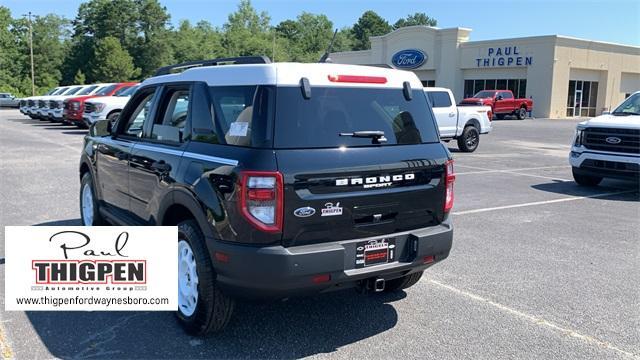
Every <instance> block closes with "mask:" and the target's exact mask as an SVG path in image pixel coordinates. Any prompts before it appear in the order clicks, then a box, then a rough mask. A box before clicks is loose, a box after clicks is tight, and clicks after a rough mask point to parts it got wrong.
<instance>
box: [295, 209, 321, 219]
mask: <svg viewBox="0 0 640 360" xmlns="http://www.w3.org/2000/svg"><path fill="white" fill-rule="evenodd" d="M315 213H316V209H314V208H312V207H308V206H307V207H301V208H298V209H296V210H295V211H294V212H293V215H295V216H297V217H303V218H305V217H309V216H312V215H313V214H315Z"/></svg>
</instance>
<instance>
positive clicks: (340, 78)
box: [329, 75, 387, 84]
mask: <svg viewBox="0 0 640 360" xmlns="http://www.w3.org/2000/svg"><path fill="white" fill-rule="evenodd" d="M329 81H331V82H346V83H365V84H386V83H387V78H386V77H384V76H364V75H329Z"/></svg>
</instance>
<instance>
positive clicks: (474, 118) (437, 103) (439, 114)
mask: <svg viewBox="0 0 640 360" xmlns="http://www.w3.org/2000/svg"><path fill="white" fill-rule="evenodd" d="M424 92H425V94H426V95H427V98H428V99H429V102H430V103H431V107H432V108H433V114H434V115H435V117H436V121H437V122H438V129H439V130H440V139H442V140H444V141H445V142H449V141H450V140H452V139H455V140H457V141H458V148H459V149H460V150H461V151H463V152H474V151H475V150H476V149H477V148H478V144H479V143H480V134H488V133H489V132H490V131H491V120H490V116H489V113H490V112H491V107H489V106H463V107H458V106H456V101H455V99H454V97H453V93H452V92H451V90H449V89H446V88H437V87H428V88H424Z"/></svg>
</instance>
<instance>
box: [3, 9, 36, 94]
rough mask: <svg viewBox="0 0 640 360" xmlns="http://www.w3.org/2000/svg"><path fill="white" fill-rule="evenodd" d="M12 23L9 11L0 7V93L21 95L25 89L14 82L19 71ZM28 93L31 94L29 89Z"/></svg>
mask: <svg viewBox="0 0 640 360" xmlns="http://www.w3.org/2000/svg"><path fill="white" fill-rule="evenodd" d="M12 23H13V19H12V18H11V11H10V10H9V9H8V8H6V7H4V6H0V91H3V92H4V91H7V92H11V93H13V94H20V95H22V94H25V93H27V92H26V91H25V90H27V89H21V88H20V87H19V84H18V83H17V82H16V78H19V76H17V75H21V74H20V71H21V69H20V63H19V62H17V61H16V60H18V58H19V53H18V51H17V50H18V49H17V47H16V41H15V38H14V36H13V34H12V33H11V31H10V28H11V25H12ZM28 93H29V94H30V93H31V92H30V89H29V92H28Z"/></svg>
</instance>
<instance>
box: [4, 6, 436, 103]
mask: <svg viewBox="0 0 640 360" xmlns="http://www.w3.org/2000/svg"><path fill="white" fill-rule="evenodd" d="M170 19H171V17H170V15H169V13H168V12H167V9H166V7H164V6H162V5H161V4H160V2H159V0H88V1H86V2H83V3H82V4H80V6H79V8H78V13H77V15H76V17H75V18H74V19H73V21H69V20H67V19H65V18H63V17H60V16H57V15H53V14H49V15H44V16H38V17H34V18H33V23H32V26H33V34H34V35H33V53H34V63H35V75H36V76H35V84H36V92H37V93H42V92H44V91H46V90H49V89H50V88H51V87H54V86H57V85H59V84H63V85H69V84H77V83H94V82H112V81H124V80H141V79H143V78H145V77H148V76H152V75H153V73H154V72H155V71H156V70H157V68H159V67H161V66H165V65H168V64H172V63H180V62H186V61H192V60H202V59H211V58H215V57H231V56H246V55H267V56H269V57H270V58H271V59H272V60H274V61H300V62H316V61H318V60H319V59H320V57H321V56H322V54H323V53H324V52H325V50H326V49H327V47H328V46H329V43H330V41H331V37H332V36H333V29H334V25H333V23H332V22H331V21H330V20H329V18H327V16H325V15H322V14H311V13H307V12H303V13H301V14H300V15H298V16H297V17H296V19H289V20H284V21H282V22H280V23H279V24H277V25H275V26H272V25H271V19H270V17H269V15H268V14H267V13H266V12H258V11H257V10H256V9H255V8H254V7H253V6H252V4H251V1H250V0H240V1H239V4H238V8H237V10H236V11H235V12H233V13H231V14H229V17H228V20H227V22H226V23H225V24H223V25H222V27H220V28H218V27H214V26H213V25H211V24H210V23H209V22H207V21H200V22H198V23H196V24H195V25H193V24H192V23H190V22H189V21H187V20H183V21H180V22H179V24H178V25H177V27H175V28H173V27H172V26H171V24H170ZM436 24H437V23H436V20H435V19H433V18H430V17H428V16H427V15H426V14H424V13H415V14H413V15H408V16H407V17H405V18H401V19H399V20H397V21H396V22H395V23H394V24H393V26H391V25H389V23H388V22H387V21H386V20H385V19H384V18H382V17H380V16H379V15H378V14H376V13H375V12H373V11H366V12H364V13H363V14H362V16H361V17H360V18H359V19H358V21H357V22H356V23H355V24H354V25H353V26H351V27H344V28H342V29H340V30H339V31H338V34H337V35H336V40H335V43H334V45H333V49H332V51H334V52H335V51H348V50H362V49H369V48H370V46H371V43H370V41H369V38H370V37H371V36H378V35H384V34H386V33H388V32H390V31H392V30H393V29H397V28H400V27H403V26H412V25H427V26H435V25H436ZM28 25H29V23H28V21H27V19H26V18H24V17H19V18H12V14H11V12H10V10H9V9H8V8H7V7H4V6H0V90H2V91H8V92H11V93H14V94H16V95H18V96H25V95H31V63H30V56H29V31H28V29H29V26H28Z"/></svg>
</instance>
